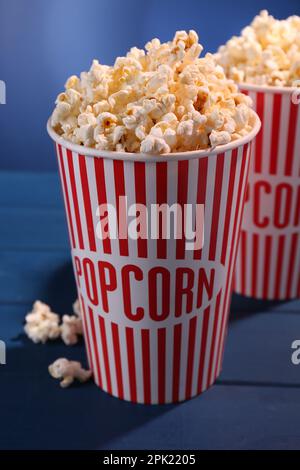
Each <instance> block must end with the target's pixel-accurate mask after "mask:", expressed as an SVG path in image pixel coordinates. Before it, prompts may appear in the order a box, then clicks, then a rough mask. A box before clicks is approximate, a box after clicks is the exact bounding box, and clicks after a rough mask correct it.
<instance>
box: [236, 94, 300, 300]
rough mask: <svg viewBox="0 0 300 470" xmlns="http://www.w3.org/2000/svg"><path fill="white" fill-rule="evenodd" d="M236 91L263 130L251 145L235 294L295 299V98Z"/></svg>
mask: <svg viewBox="0 0 300 470" xmlns="http://www.w3.org/2000/svg"><path fill="white" fill-rule="evenodd" d="M241 91H243V92H244V93H246V94H248V95H249V96H250V97H251V98H252V99H253V102H254V109H255V110H256V112H257V114H258V115H259V117H260V119H261V121H262V127H261V132H260V133H259V134H258V136H257V138H256V140H255V142H253V158H252V159H251V163H250V170H249V181H248V188H247V197H246V202H245V209H244V216H243V220H242V228H241V238H240V243H239V249H238V255H237V263H236V271H235V276H234V290H235V291H236V292H237V293H239V294H242V295H246V296H250V297H254V298H257V299H270V300H272V299H273V300H276V299H291V298H295V297H300V109H299V108H300V104H297V101H299V99H296V100H295V98H296V96H295V93H296V89H295V88H277V87H264V88H261V87H257V86H254V85H242V86H241ZM299 91H300V90H299ZM298 97H299V93H298ZM292 98H293V100H292ZM293 101H294V102H293Z"/></svg>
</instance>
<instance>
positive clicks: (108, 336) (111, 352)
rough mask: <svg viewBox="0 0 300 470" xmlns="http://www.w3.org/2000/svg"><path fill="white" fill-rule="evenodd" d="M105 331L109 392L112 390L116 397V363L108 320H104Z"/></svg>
mask: <svg viewBox="0 0 300 470" xmlns="http://www.w3.org/2000/svg"><path fill="white" fill-rule="evenodd" d="M105 329H106V343H107V351H108V362H109V367H110V379H111V390H112V394H113V395H115V396H116V397H117V396H118V386H117V373H116V362H115V355H114V347H113V340H112V331H111V322H110V321H109V320H105Z"/></svg>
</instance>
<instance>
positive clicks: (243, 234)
mask: <svg viewBox="0 0 300 470" xmlns="http://www.w3.org/2000/svg"><path fill="white" fill-rule="evenodd" d="M240 243H241V293H242V294H243V295H245V294H246V262H247V233H246V232H245V230H242V231H241V242H240Z"/></svg>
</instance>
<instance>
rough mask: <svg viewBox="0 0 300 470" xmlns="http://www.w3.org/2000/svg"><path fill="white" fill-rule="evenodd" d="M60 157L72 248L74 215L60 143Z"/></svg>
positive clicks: (73, 246)
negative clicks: (72, 215)
mask: <svg viewBox="0 0 300 470" xmlns="http://www.w3.org/2000/svg"><path fill="white" fill-rule="evenodd" d="M58 157H59V161H60V168H61V182H62V187H63V192H64V195H65V198H66V206H67V207H66V209H67V216H68V221H69V227H70V238H71V243H72V248H75V238H74V229H73V222H72V217H71V208H70V199H69V193H68V185H67V178H66V171H65V166H64V159H63V155H62V148H61V146H60V145H58Z"/></svg>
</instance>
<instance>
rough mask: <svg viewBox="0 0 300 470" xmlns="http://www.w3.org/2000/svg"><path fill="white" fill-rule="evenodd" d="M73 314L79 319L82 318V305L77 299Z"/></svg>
mask: <svg viewBox="0 0 300 470" xmlns="http://www.w3.org/2000/svg"><path fill="white" fill-rule="evenodd" d="M73 312H74V314H75V315H77V316H78V317H81V309H80V303H79V300H78V299H76V300H75V302H74V303H73Z"/></svg>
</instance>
